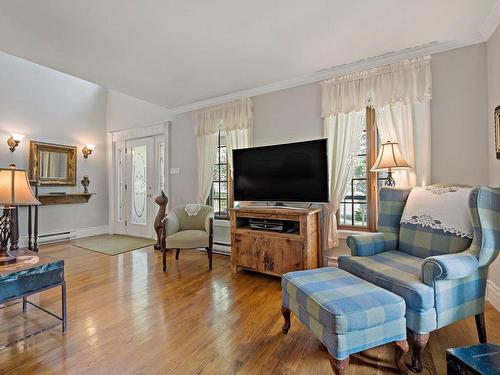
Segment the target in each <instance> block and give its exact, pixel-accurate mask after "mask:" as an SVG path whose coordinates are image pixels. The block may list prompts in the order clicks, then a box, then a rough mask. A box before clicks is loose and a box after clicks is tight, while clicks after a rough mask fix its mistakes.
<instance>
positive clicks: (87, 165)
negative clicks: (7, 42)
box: [0, 53, 108, 237]
mask: <svg viewBox="0 0 500 375" xmlns="http://www.w3.org/2000/svg"><path fill="white" fill-rule="evenodd" d="M0 82H1V84H0V140H1V142H0V165H1V166H2V167H5V166H8V165H9V164H10V163H15V164H16V165H17V166H18V167H19V168H23V169H27V168H28V153H29V141H30V140H36V141H42V142H49V143H59V144H66V145H72V146H76V147H77V148H78V150H77V175H76V177H77V184H76V186H70V187H66V186H64V187H41V188H40V192H41V193H47V192H50V191H60V192H62V191H64V192H68V193H70V192H82V191H83V187H82V186H81V184H80V180H81V179H82V176H83V175H88V176H89V178H90V187H89V190H90V191H91V192H93V193H96V195H94V196H93V197H92V198H91V199H90V201H89V202H88V203H85V204H71V205H53V206H42V207H40V234H53V233H60V232H65V231H74V230H83V229H86V230H89V228H95V227H102V226H107V225H108V190H107V178H106V89H104V88H103V87H101V86H98V85H96V84H94V83H91V82H87V81H84V80H81V79H79V78H75V77H73V76H70V75H67V74H64V73H61V72H58V71H56V70H53V69H49V68H46V67H44V66H41V65H38V64H34V63H31V62H29V61H26V60H23V59H20V58H17V57H14V56H12V55H8V54H5V53H0ZM11 133H21V134H24V135H25V136H26V138H25V139H24V140H23V141H22V142H21V144H20V145H19V147H18V148H17V149H16V151H15V152H10V151H9V149H8V147H7V144H6V143H5V141H6V140H7V138H8V137H9V136H10V134H11ZM86 143H93V144H95V145H96V150H95V152H94V153H92V155H91V157H89V158H88V159H84V158H83V155H82V153H81V150H82V147H83V146H84V145H85V144H86ZM26 211H27V210H26V209H22V208H21V210H20V226H21V227H20V235H21V237H23V236H26V235H27V233H26V223H27V219H26Z"/></svg>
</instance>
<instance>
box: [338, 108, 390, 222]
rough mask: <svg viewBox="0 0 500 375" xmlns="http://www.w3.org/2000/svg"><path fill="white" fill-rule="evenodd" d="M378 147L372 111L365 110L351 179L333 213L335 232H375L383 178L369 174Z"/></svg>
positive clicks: (383, 175)
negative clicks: (338, 230) (337, 230)
mask: <svg viewBox="0 0 500 375" xmlns="http://www.w3.org/2000/svg"><path fill="white" fill-rule="evenodd" d="M379 146H380V141H379V139H378V136H377V129H376V122H375V110H374V109H373V108H370V107H368V108H366V112H365V113H364V116H363V130H362V132H361V134H360V137H359V151H358V153H357V154H356V155H355V156H354V161H353V173H352V178H351V180H350V181H349V182H348V183H347V189H346V195H345V197H344V199H343V200H342V201H341V202H340V209H339V211H338V213H337V223H338V228H339V229H361V230H369V231H375V230H376V215H377V192H378V189H379V188H380V187H381V186H382V185H383V183H384V180H385V179H386V173H375V172H370V168H371V166H372V165H373V164H374V163H375V160H376V159H377V154H378V149H379Z"/></svg>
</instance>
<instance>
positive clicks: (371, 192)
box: [337, 107, 378, 232]
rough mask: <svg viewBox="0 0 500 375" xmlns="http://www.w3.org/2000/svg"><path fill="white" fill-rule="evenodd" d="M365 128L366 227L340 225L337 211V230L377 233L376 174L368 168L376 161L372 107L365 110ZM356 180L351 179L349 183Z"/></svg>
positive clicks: (375, 136)
mask: <svg viewBox="0 0 500 375" xmlns="http://www.w3.org/2000/svg"><path fill="white" fill-rule="evenodd" d="M365 122H366V124H365V126H366V183H367V188H366V192H367V193H366V195H367V196H366V201H367V226H366V227H360V226H356V225H344V224H340V214H339V212H340V210H339V211H337V229H339V230H349V231H359V232H376V231H377V207H378V189H377V186H378V173H377V172H371V171H370V168H371V166H372V165H373V164H375V161H376V160H377V148H378V147H377V144H378V142H377V125H376V121H375V109H374V108H372V107H367V108H366V116H365ZM354 179H356V178H354V177H353V178H352V179H351V181H349V183H351V184H352V181H353V180H354ZM353 214H354V213H353Z"/></svg>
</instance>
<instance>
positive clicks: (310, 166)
mask: <svg viewBox="0 0 500 375" xmlns="http://www.w3.org/2000/svg"><path fill="white" fill-rule="evenodd" d="M233 174H234V199H235V200H237V201H279V202H328V161H327V144H326V139H319V140H314V141H307V142H298V143H289V144H282V145H275V146H264V147H253V148H245V149H239V150H234V151H233Z"/></svg>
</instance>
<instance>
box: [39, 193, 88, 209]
mask: <svg viewBox="0 0 500 375" xmlns="http://www.w3.org/2000/svg"><path fill="white" fill-rule="evenodd" d="M94 194H95V193H75V194H71V193H68V194H40V195H39V196H38V200H39V201H40V203H42V204H43V205H45V206H48V205H53V204H75V203H87V202H88V201H89V199H90V197H91V196H92V195H94Z"/></svg>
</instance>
